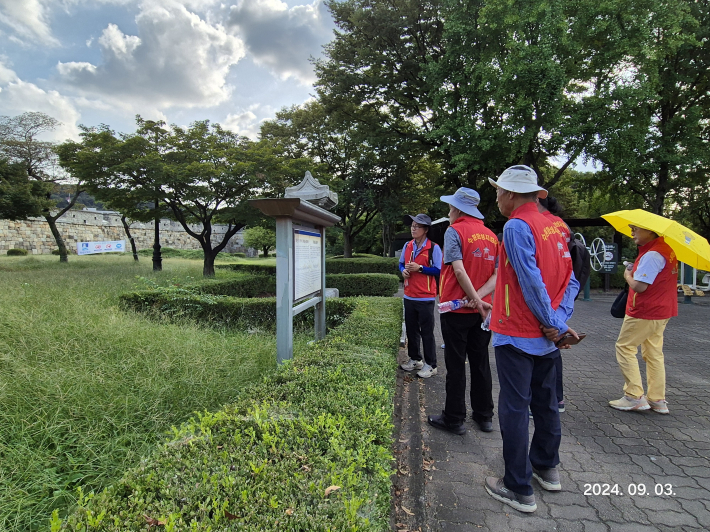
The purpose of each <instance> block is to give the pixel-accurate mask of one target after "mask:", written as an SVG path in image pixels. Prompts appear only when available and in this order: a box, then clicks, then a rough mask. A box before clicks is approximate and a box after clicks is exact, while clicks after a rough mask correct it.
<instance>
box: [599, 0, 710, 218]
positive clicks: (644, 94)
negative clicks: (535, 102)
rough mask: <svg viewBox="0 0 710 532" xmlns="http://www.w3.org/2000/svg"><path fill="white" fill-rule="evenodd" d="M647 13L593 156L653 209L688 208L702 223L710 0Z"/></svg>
mask: <svg viewBox="0 0 710 532" xmlns="http://www.w3.org/2000/svg"><path fill="white" fill-rule="evenodd" d="M640 15H641V16H640V18H639V20H638V21H637V24H638V25H639V27H640V28H641V29H642V30H643V31H642V33H643V35H644V37H645V38H644V40H643V42H642V43H641V44H642V45H641V46H639V47H635V48H631V49H630V50H629V53H628V59H627V65H628V66H627V68H626V69H624V71H623V75H621V76H619V77H618V79H617V82H616V83H615V84H613V85H611V86H610V87H609V90H608V93H609V94H608V98H609V99H610V100H611V102H612V103H611V105H610V106H609V108H608V120H606V121H602V122H600V124H599V135H598V142H597V143H596V145H595V146H594V149H593V150H590V153H591V154H592V155H593V156H594V157H595V158H597V159H598V160H599V161H601V162H602V163H603V165H604V176H605V177H606V178H607V180H608V182H609V183H611V184H613V185H616V186H618V187H624V188H626V189H628V190H630V191H632V192H633V193H634V194H636V195H638V196H639V198H641V199H642V201H643V204H644V206H646V208H648V209H650V210H651V211H652V212H655V213H657V214H664V213H671V212H677V210H678V208H679V207H681V208H684V207H689V208H691V209H693V210H697V220H702V218H703V217H704V216H705V215H706V214H705V215H704V214H703V210H704V209H703V207H704V200H702V199H701V201H700V202H698V201H697V199H696V198H697V196H696V194H695V191H699V190H702V189H703V188H705V189H707V183H708V181H707V175H708V171H709V170H710V150H709V149H708V142H709V141H710V3H709V2H707V1H706V0H701V1H695V0H656V1H653V2H650V3H649V4H648V5H647V6H646V7H645V10H643V11H642V12H641V13H640ZM684 210H685V209H684ZM691 218H692V216H691Z"/></svg>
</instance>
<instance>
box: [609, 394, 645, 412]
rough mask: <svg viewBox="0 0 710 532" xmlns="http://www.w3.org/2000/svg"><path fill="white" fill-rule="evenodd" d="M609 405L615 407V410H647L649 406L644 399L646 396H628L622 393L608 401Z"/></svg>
mask: <svg viewBox="0 0 710 532" xmlns="http://www.w3.org/2000/svg"><path fill="white" fill-rule="evenodd" d="M609 406H610V407H612V408H616V409H617V410H624V411H629V410H648V409H649V408H651V406H650V405H649V404H648V401H646V396H645V395H642V396H641V397H639V398H638V399H636V398H635V397H629V396H628V395H624V397H622V398H621V399H617V400H616V401H609Z"/></svg>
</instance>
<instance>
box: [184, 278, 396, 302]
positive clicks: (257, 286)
mask: <svg viewBox="0 0 710 532" xmlns="http://www.w3.org/2000/svg"><path fill="white" fill-rule="evenodd" d="M326 286H327V287H328V288H337V289H338V292H339V293H340V296H341V297H352V296H384V297H389V296H392V295H394V294H395V293H396V292H397V290H398V289H399V279H398V278H397V276H396V275H388V274H384V273H351V274H333V275H331V274H328V275H327V276H326ZM185 288H188V289H194V290H195V291H197V292H199V293H201V294H213V295H224V296H232V297H264V296H275V295H276V277H275V275H253V274H252V275H245V276H242V277H236V278H234V279H227V280H219V281H212V280H208V281H204V282H201V283H197V284H194V285H190V286H189V287H185Z"/></svg>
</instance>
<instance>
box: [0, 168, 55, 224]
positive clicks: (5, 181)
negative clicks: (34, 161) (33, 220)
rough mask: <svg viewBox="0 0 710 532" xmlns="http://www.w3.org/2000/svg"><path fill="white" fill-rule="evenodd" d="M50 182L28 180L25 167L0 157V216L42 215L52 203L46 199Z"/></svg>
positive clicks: (16, 217) (13, 217)
mask: <svg viewBox="0 0 710 532" xmlns="http://www.w3.org/2000/svg"><path fill="white" fill-rule="evenodd" d="M52 188H53V186H52V184H51V183H43V182H41V181H30V180H28V179H27V172H26V171H25V167H24V166H23V165H22V164H20V163H8V162H7V160H3V159H0V218H5V219H8V220H25V219H27V218H29V217H33V216H42V214H43V213H44V211H46V210H48V209H50V208H51V207H52V206H53V205H54V203H53V202H52V201H51V200H48V199H47V194H50V193H51V191H52Z"/></svg>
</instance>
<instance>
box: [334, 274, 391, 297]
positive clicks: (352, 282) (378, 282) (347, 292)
mask: <svg viewBox="0 0 710 532" xmlns="http://www.w3.org/2000/svg"><path fill="white" fill-rule="evenodd" d="M325 280H326V285H327V287H328V288H337V289H338V292H339V293H340V297H351V296H385V297H389V296H393V295H394V294H395V293H396V292H397V290H399V278H398V277H397V276H396V275H390V274H386V273H348V274H342V273H341V274H328V275H326V278H325Z"/></svg>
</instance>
